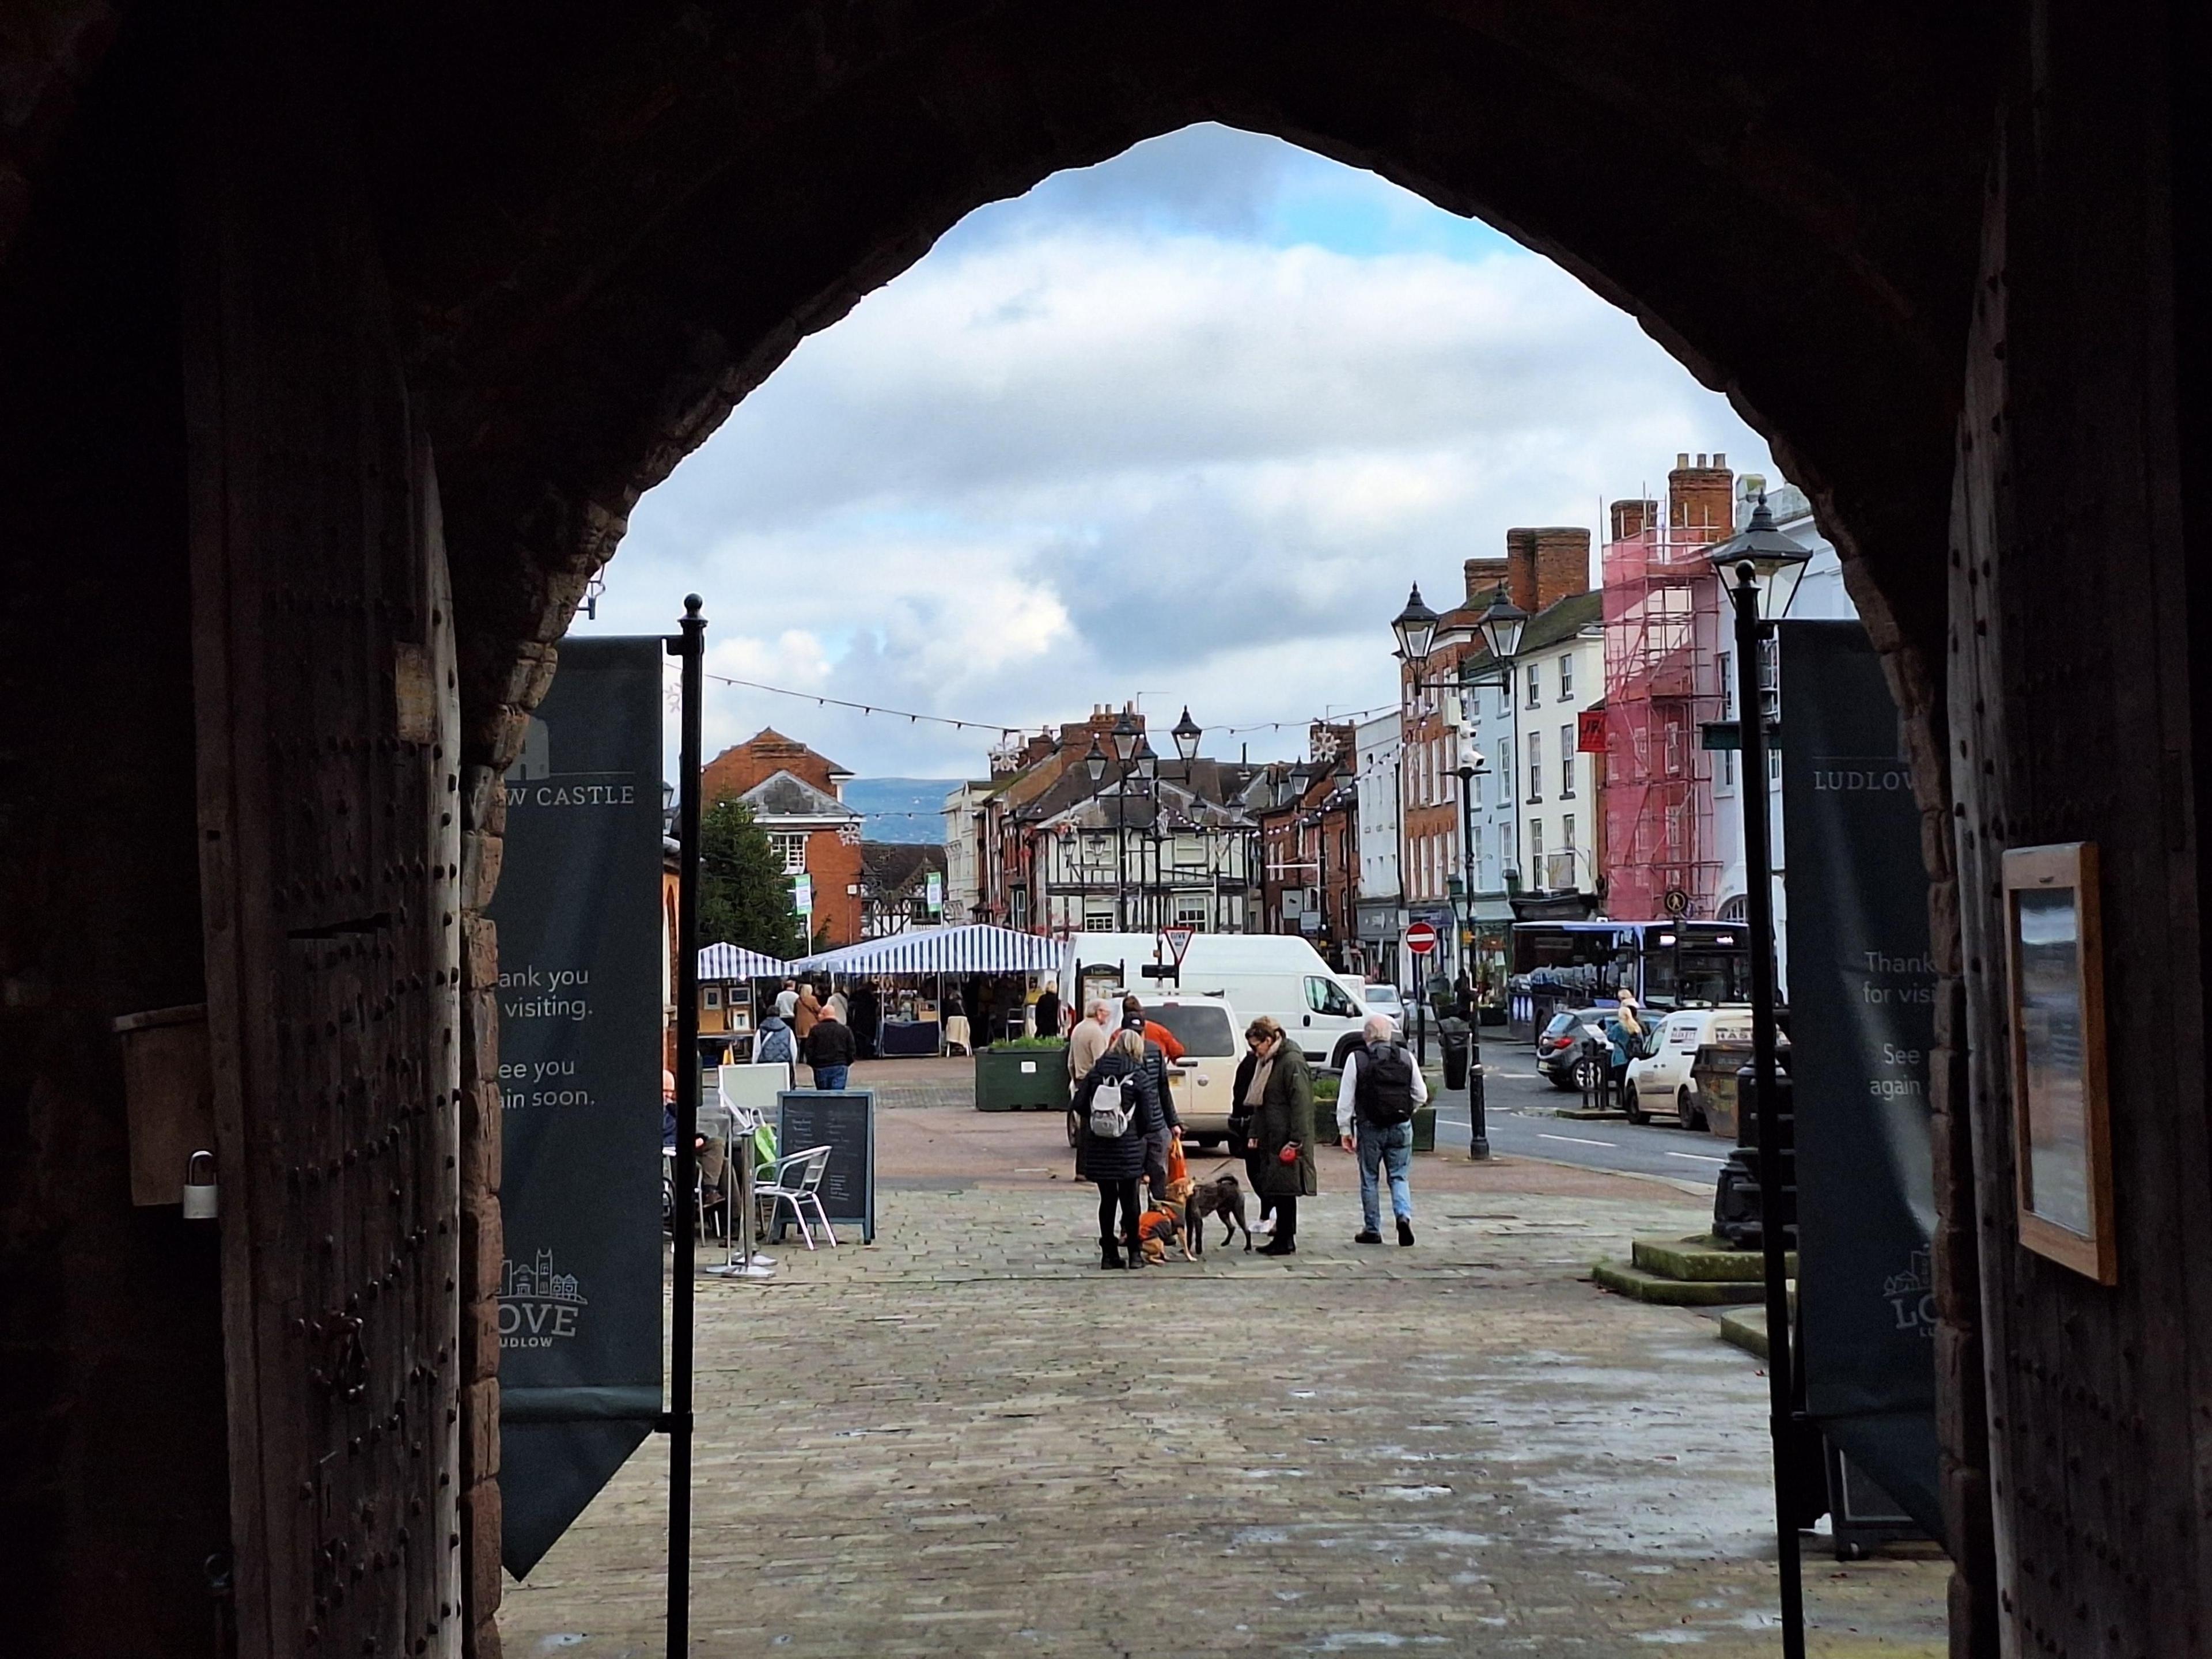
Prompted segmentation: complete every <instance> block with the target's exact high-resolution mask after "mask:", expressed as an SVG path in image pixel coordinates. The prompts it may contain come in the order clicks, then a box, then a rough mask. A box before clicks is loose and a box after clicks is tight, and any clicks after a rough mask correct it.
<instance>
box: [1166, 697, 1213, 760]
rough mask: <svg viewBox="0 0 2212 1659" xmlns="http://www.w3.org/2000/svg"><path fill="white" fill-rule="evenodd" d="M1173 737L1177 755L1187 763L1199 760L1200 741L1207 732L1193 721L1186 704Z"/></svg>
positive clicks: (1176, 724)
mask: <svg viewBox="0 0 2212 1659" xmlns="http://www.w3.org/2000/svg"><path fill="white" fill-rule="evenodd" d="M1173 735H1174V738H1175V746H1176V753H1177V754H1178V755H1181V756H1182V757H1183V759H1184V760H1185V761H1186V762H1188V761H1194V760H1196V759H1197V758H1198V740H1199V738H1201V737H1203V736H1204V735H1205V732H1204V731H1203V730H1202V729H1201V728H1200V726H1199V723H1198V722H1197V721H1196V720H1193V719H1191V717H1190V705H1189V704H1188V703H1185V704H1184V705H1183V706H1182V719H1181V720H1177V721H1176V723H1175V731H1174V733H1173Z"/></svg>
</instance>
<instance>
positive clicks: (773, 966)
mask: <svg viewBox="0 0 2212 1659" xmlns="http://www.w3.org/2000/svg"><path fill="white" fill-rule="evenodd" d="M792 966H793V964H792V963H788V962H785V961H783V960H782V959H781V958H780V957H764V956H763V955H762V954H761V953H760V952H759V951H748V950H745V949H744V948H743V947H742V946H740V945H706V946H704V947H703V948H702V949H701V951H700V952H699V977H700V979H701V980H702V981H707V980H732V979H781V978H782V977H783V975H786V974H787V973H789V972H790V971H791V969H792Z"/></svg>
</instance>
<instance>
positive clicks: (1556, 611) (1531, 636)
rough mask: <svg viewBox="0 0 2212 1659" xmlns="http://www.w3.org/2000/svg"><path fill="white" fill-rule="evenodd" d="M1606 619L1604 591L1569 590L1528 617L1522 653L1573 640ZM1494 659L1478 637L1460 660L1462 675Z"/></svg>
mask: <svg viewBox="0 0 2212 1659" xmlns="http://www.w3.org/2000/svg"><path fill="white" fill-rule="evenodd" d="M1604 620H1605V590H1604V589H1603V588H1601V587H1593V588H1591V589H1589V591H1588V592H1582V593H1570V594H1568V595H1567V597H1566V598H1565V599H1554V600H1553V602H1552V603H1551V604H1550V605H1547V607H1546V608H1545V609H1543V610H1541V611H1538V612H1537V613H1536V614H1535V615H1534V616H1533V617H1529V618H1528V626H1527V627H1526V628H1524V629H1522V630H1521V655H1522V656H1524V657H1525V656H1527V655H1528V653H1530V652H1531V651H1541V650H1542V649H1544V647H1547V646H1552V645H1558V644H1559V643H1560V641H1564V640H1571V639H1573V638H1575V637H1576V636H1577V635H1579V634H1580V633H1581V632H1582V631H1583V629H1585V628H1595V627H1597V626H1598V625H1599V624H1600V623H1602V622H1604ZM1493 660H1494V659H1492V656H1491V654H1490V647H1489V646H1488V645H1486V644H1485V643H1483V642H1482V640H1481V638H1480V635H1478V636H1477V637H1476V641H1475V646H1474V649H1473V650H1472V651H1469V652H1468V653H1467V654H1466V655H1465V656H1463V657H1462V658H1461V659H1459V671H1460V673H1461V674H1462V676H1472V675H1474V674H1479V673H1480V672H1481V671H1483V670H1484V669H1486V667H1488V666H1489V665H1490V664H1491V663H1492V661H1493Z"/></svg>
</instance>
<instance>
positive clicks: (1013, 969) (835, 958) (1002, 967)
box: [797, 922, 1068, 974]
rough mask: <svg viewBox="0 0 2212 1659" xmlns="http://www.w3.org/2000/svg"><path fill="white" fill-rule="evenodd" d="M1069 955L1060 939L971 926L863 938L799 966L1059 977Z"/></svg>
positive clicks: (870, 971) (850, 970)
mask: <svg viewBox="0 0 2212 1659" xmlns="http://www.w3.org/2000/svg"><path fill="white" fill-rule="evenodd" d="M1067 952H1068V947H1067V945H1066V944H1065V943H1064V942H1062V941H1061V940H1060V939H1046V938H1044V937H1042V935H1040V934H1036V933H1016V932H1014V931H1013V929H1012V928H1011V927H992V926H990V925H989V924H988V923H987V922H970V923H968V924H967V925H965V926H963V927H922V928H916V929H915V930H914V931H912V932H910V933H893V934H891V935H890V936H889V937H888V938H885V939H863V940H862V941H861V942H860V944H858V945H845V946H844V947H842V949H840V950H836V951H823V952H822V953H821V954H820V955H819V956H811V957H807V958H806V959H805V961H803V962H801V963H798V964H797V965H798V966H799V967H801V968H810V969H827V970H829V972H831V973H835V974H1057V973H1060V972H1061V971H1062V970H1063V969H1065V967H1066V963H1067Z"/></svg>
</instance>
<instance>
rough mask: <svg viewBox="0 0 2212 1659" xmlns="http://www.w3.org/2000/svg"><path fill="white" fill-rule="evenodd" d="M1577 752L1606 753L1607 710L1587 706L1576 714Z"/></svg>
mask: <svg viewBox="0 0 2212 1659" xmlns="http://www.w3.org/2000/svg"><path fill="white" fill-rule="evenodd" d="M1575 752H1576V753H1577V754H1578V755H1602V754H1603V753H1605V710H1604V709H1602V708H1585V709H1583V712H1582V713H1581V714H1577V715H1576V716H1575Z"/></svg>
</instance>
